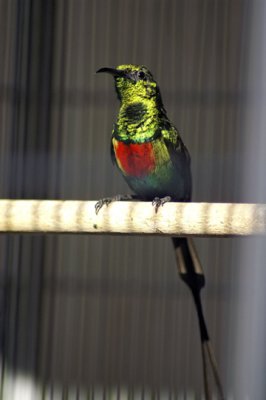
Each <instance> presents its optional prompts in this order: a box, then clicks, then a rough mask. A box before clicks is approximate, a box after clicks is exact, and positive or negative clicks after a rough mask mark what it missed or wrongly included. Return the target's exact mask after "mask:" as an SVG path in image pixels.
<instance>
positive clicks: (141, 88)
mask: <svg viewBox="0 0 266 400" xmlns="http://www.w3.org/2000/svg"><path fill="white" fill-rule="evenodd" d="M97 72H106V73H109V74H111V75H113V77H114V79H115V88H116V91H117V95H118V98H119V99H120V101H122V102H134V101H139V100H141V99H154V100H156V99H157V100H160V98H161V96H160V90H159V87H158V85H157V83H156V81H155V80H154V78H153V76H152V74H151V72H150V71H149V70H148V69H147V68H146V67H145V66H144V65H131V64H128V65H119V66H118V67H116V68H107V67H104V68H100V69H99V70H98V71H97Z"/></svg>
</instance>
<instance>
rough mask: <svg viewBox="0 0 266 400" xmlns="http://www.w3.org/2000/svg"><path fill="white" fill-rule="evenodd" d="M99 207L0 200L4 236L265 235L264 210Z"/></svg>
mask: <svg viewBox="0 0 266 400" xmlns="http://www.w3.org/2000/svg"><path fill="white" fill-rule="evenodd" d="M95 204H96V201H78V200H74V201H72V200H64V201H62V200H9V199H7V200H0V232H6V233H8V232H9V233H12V232H25V233H26V232H28V233H30V232H32V233H34V232H39V233H46V232H47V233H49V232H50V233H91V234H92V233H93V234H96V233H100V234H138V235H169V236H179V235H181V236H204V237H206V236H247V235H265V234H266V204H239V203H232V204H229V203H166V204H165V205H164V206H163V207H160V209H159V211H158V213H157V214H156V213H155V211H154V207H153V206H152V205H151V203H150V202H138V201H120V202H113V203H111V204H110V205H109V206H108V207H107V206H103V208H102V209H101V210H100V212H99V214H98V215H96V214H95Z"/></svg>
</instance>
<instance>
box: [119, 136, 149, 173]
mask: <svg viewBox="0 0 266 400" xmlns="http://www.w3.org/2000/svg"><path fill="white" fill-rule="evenodd" d="M113 145H114V151H115V156H116V160H117V163H118V165H119V167H120V168H121V169H122V171H123V172H124V173H125V174H126V175H129V176H135V177H141V176H145V175H148V174H149V172H151V171H153V170H154V168H155V156H154V152H153V146H152V144H151V142H148V143H139V144H138V143H123V142H119V141H117V140H115V139H113Z"/></svg>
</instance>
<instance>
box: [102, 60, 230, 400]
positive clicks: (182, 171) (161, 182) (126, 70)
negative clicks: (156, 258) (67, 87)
mask: <svg viewBox="0 0 266 400" xmlns="http://www.w3.org/2000/svg"><path fill="white" fill-rule="evenodd" d="M97 73H108V74H111V75H112V76H113V78H114V82H115V89H116V93H117V97H118V99H119V101H120V108H119V112H118V117H117V121H116V123H115V124H114V127H113V130H112V138H111V158H112V161H113V163H114V164H115V165H116V166H117V168H118V169H119V171H120V172H121V174H122V176H123V177H124V179H125V180H126V182H127V184H128V186H129V187H130V189H131V190H132V191H133V192H134V193H135V195H133V196H131V195H125V196H123V195H117V196H114V197H112V198H111V197H108V198H104V199H101V200H99V201H98V202H97V203H96V206H95V208H96V213H98V212H99V210H100V209H101V208H102V206H103V205H104V204H106V205H108V204H109V203H110V202H112V201H113V200H129V199H132V198H135V199H139V200H145V201H152V204H153V206H154V207H155V212H158V210H159V208H160V207H162V206H163V205H164V204H165V203H166V202H169V201H178V202H188V201H191V194H192V177H191V167H190V155H189V152H188V150H187V148H186V146H185V145H184V143H183V141H182V139H181V136H180V133H179V131H178V130H177V128H176V127H175V126H174V125H173V124H172V123H171V122H170V120H169V118H168V116H167V113H166V110H165V108H164V106H163V102H162V97H161V92H160V89H159V86H158V85H157V82H156V81H155V79H154V78H153V75H152V74H151V72H150V71H149V70H148V69H147V68H146V67H145V66H143V65H131V64H128V65H119V66H118V67H116V68H109V67H104V68H100V69H99V70H98V71H97ZM172 241H173V244H174V249H175V253H176V258H177V263H178V271H179V274H180V277H181V279H182V280H183V281H184V282H185V283H186V284H187V285H188V286H189V288H190V290H191V293H192V295H193V299H194V303H195V306H196V310H197V315H198V321H199V329H200V338H201V344H202V355H203V373H204V390H205V396H206V399H207V400H208V399H210V398H211V397H210V396H211V394H210V389H209V383H208V377H207V375H208V374H207V358H209V360H210V364H211V367H212V370H213V373H214V378H215V383H216V386H217V389H218V393H219V396H220V399H224V395H223V389H222V385H221V381H220V377H219V374H218V369H217V366H216V360H215V358H214V355H213V352H212V349H211V346H210V338H209V334H208V330H207V326H206V323H205V319H204V315H203V310H202V304H201V297H200V291H201V289H202V288H203V286H204V285H205V278H204V274H203V270H202V267H201V263H200V261H199V258H198V256H197V253H196V250H195V247H194V244H193V242H192V240H191V239H187V238H176V237H173V238H172Z"/></svg>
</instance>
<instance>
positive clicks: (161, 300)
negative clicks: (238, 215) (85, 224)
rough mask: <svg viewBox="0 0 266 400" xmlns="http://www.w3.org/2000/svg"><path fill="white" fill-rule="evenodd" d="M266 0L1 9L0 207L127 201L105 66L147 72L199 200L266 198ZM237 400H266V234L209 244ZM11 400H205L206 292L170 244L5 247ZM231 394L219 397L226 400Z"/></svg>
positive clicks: (83, 0) (40, 241)
mask: <svg viewBox="0 0 266 400" xmlns="http://www.w3.org/2000/svg"><path fill="white" fill-rule="evenodd" d="M265 20H266V4H265V1H263V0H255V1H253V2H251V1H248V0H164V1H162V0H46V1H44V0H0V38H1V39H0V197H1V198H29V199H31V198H35V199H78V200H96V199H99V198H102V197H105V196H109V195H114V194H117V193H128V188H127V187H126V184H125V183H124V182H123V180H122V178H121V176H120V175H119V173H118V171H116V170H115V168H113V167H112V164H111V160H110V156H109V149H110V136H111V130H112V124H113V123H114V121H115V118H116V114H117V110H118V107H119V104H118V101H117V99H116V95H115V92H114V88H113V81H112V78H111V77H110V76H103V75H100V76H97V75H96V74H95V71H96V70H97V69H98V68H100V67H103V66H116V65H119V64H125V63H136V64H144V65H146V66H147V67H148V68H149V69H150V70H151V71H152V72H153V74H154V76H155V77H156V79H157V81H158V82H159V84H160V88H161V92H162V95H163V100H164V104H165V107H166V109H167V111H168V115H169V117H170V119H171V120H172V121H173V122H174V123H175V125H176V126H177V128H178V129H179V130H180V132H181V133H182V137H183V140H184V142H185V143H186V145H187V147H188V149H189V151H190V154H191V157H192V169H193V184H194V190H193V200H194V201H208V202H264V203H265V199H266V187H265V186H266V185H265V172H264V170H265V157H266V136H265V126H266V116H265V106H266V91H265V89H266V84H265V82H266V26H265ZM197 247H198V251H199V254H200V257H201V260H202V262H203V266H204V269H205V274H206V279H207V286H206V288H205V289H204V291H203V293H202V294H203V302H204V308H205V312H206V317H207V321H208V325H209V331H210V335H211V338H212V340H213V345H214V351H215V353H216V356H217V359H218V363H219V366H220V370H221V375H222V380H223V383H224V386H225V391H226V398H227V399H252V400H257V399H258V400H260V399H264V398H265V392H266V384H265V369H266V347H265V339H266V317H265V315H266V314H265V310H264V306H265V304H266V270H265V255H264V249H265V239H261V238H260V239H259V238H245V239H237V238H231V239H228V238H227V239H226V238H218V239H207V238H206V239H198V240H197ZM0 367H1V369H0V371H1V375H0V379H1V382H0V398H1V399H4V400H13V399H15V400H17V399H19V400H39V399H93V398H98V399H101V398H120V399H135V398H138V399H142V398H147V399H148V398H153V399H157V398H158V399H159V398H165V399H200V398H203V397H202V396H203V394H202V393H203V387H202V364H201V353H200V341H199V335H198V326H197V320H196V315H195V311H194V306H193V304H192V299H191V297H190V293H189V291H188V289H187V287H185V285H184V284H183V283H182V282H181V281H180V280H179V277H178V274H177V271H176V266H175V259H174V254H173V251H172V247H171V243H170V240H169V239H168V238H152V237H122V236H120V237H115V236H106V237H104V236H89V235H82V236H78V235H68V236H64V235H19V234H13V235H4V234H2V235H1V236H0ZM213 398H214V399H215V397H213Z"/></svg>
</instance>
